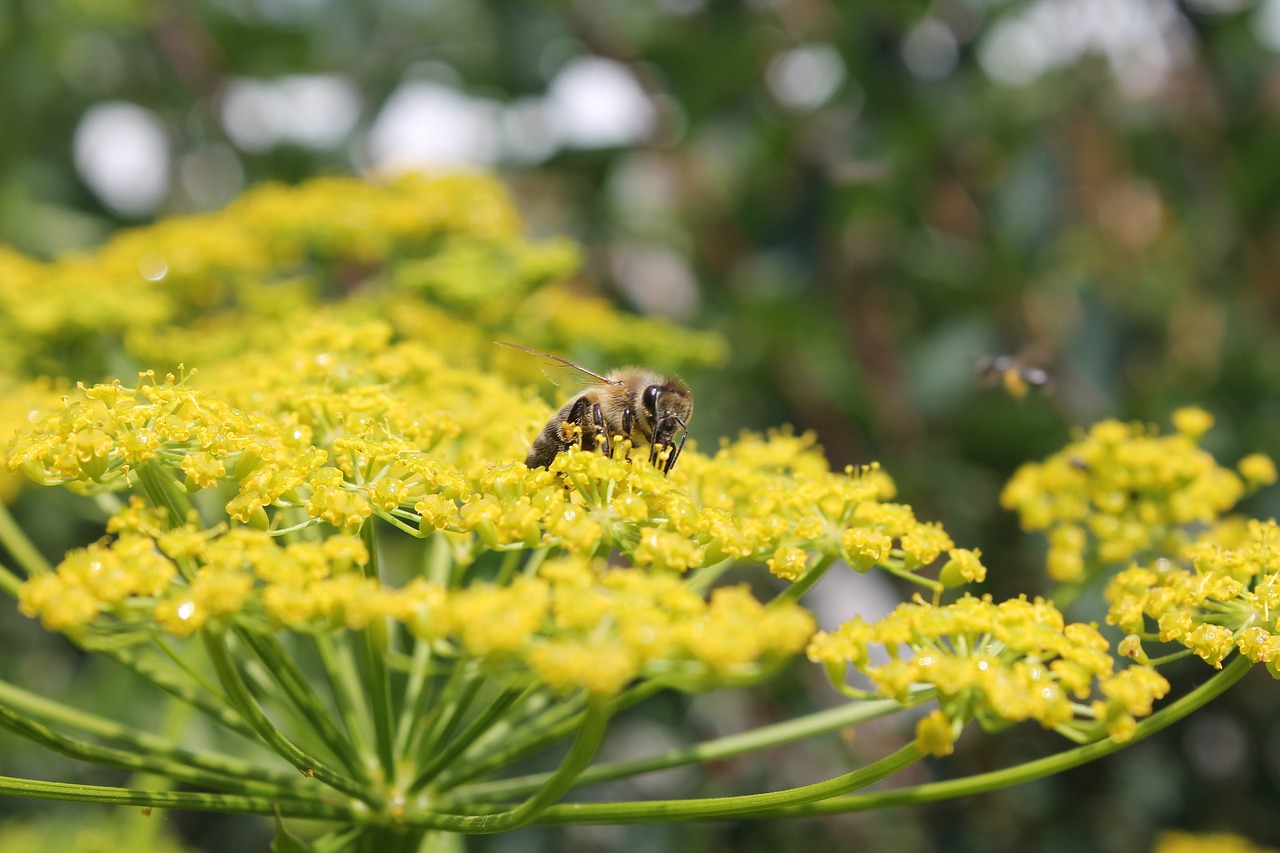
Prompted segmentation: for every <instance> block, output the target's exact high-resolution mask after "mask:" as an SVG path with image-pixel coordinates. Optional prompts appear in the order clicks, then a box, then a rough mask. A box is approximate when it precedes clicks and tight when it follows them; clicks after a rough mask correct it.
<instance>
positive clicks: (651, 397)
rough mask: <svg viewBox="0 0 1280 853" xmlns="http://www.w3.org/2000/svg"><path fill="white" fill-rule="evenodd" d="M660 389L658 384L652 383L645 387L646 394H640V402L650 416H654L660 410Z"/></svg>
mask: <svg viewBox="0 0 1280 853" xmlns="http://www.w3.org/2000/svg"><path fill="white" fill-rule="evenodd" d="M660 390H661V389H660V388H659V387H658V386H657V385H650V386H649V387H648V388H646V389H644V394H642V395H641V396H640V403H641V405H643V406H644V411H645V413H646V414H647V415H649V417H653V415H654V413H655V412H657V410H658V392H659V391H660Z"/></svg>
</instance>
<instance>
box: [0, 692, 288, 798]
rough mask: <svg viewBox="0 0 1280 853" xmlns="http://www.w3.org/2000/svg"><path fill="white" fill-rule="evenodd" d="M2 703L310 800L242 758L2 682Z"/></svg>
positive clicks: (285, 779)
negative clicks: (188, 745) (184, 744)
mask: <svg viewBox="0 0 1280 853" xmlns="http://www.w3.org/2000/svg"><path fill="white" fill-rule="evenodd" d="M0 701H2V702H4V703H6V704H7V705H9V706H10V707H11V708H14V709H16V710H18V711H20V712H22V713H24V714H26V715H28V716H31V717H35V718H37V719H39V720H42V721H44V722H51V723H57V724H60V725H63V726H67V727H70V728H73V729H77V730H79V731H82V732H87V733H88V734H91V735H94V736H96V737H99V738H101V739H103V740H105V741H107V742H109V743H112V744H115V745H117V746H121V747H123V748H125V749H127V750H131V751H132V752H133V753H135V754H138V753H151V754H152V755H155V756H158V757H160V758H165V759H168V760H170V761H178V762H183V763H186V764H189V765H191V766H192V767H198V768H201V769H204V770H208V771H210V772H212V773H220V774H222V775H224V776H231V777H238V778H243V779H253V780H256V781H260V782H268V783H270V784H271V785H274V786H275V787H276V788H288V789H292V788H297V790H296V791H294V792H293V793H295V794H297V795H298V796H306V794H307V792H306V791H304V790H303V789H302V788H301V787H299V786H298V778H297V776H294V775H292V774H286V773H281V772H279V771H276V770H272V769H268V768H266V767H261V766H259V765H256V764H253V763H251V762H248V761H245V760H243V759H241V758H238V757H235V756H230V755H223V754H220V753H217V752H212V751H209V750H203V749H202V750H200V751H195V750H189V749H182V748H180V747H176V746H174V745H173V743H172V741H170V740H169V739H166V738H163V737H160V736H158V735H154V734H152V733H150V732H143V731H138V730H136V729H133V728H131V727H129V726H126V725H124V724H122V723H119V722H116V721H115V720H109V719H107V718H105V717H99V716H97V715H96V714H90V713H88V712H86V711H81V710H79V709H76V708H71V707H69V706H67V705H64V704H62V703H61V702H56V701H54V700H52V699H46V698H45V697H43V696H38V695H36V694H34V693H30V692H28V691H26V690H23V689H22V688H20V687H16V686H14V685H12V684H9V683H7V682H3V681H0Z"/></svg>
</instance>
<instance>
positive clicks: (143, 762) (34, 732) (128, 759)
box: [0, 705, 282, 797]
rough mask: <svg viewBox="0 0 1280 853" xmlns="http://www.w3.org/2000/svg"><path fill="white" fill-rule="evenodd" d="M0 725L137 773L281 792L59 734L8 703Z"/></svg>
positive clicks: (69, 752)
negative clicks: (10, 706)
mask: <svg viewBox="0 0 1280 853" xmlns="http://www.w3.org/2000/svg"><path fill="white" fill-rule="evenodd" d="M0 727H3V728H6V729H8V730H9V731H11V732H13V733H14V734H17V735H20V736H21V737H24V738H26V739H28V740H31V741H34V742H36V743H38V744H40V745H42V746H44V747H46V748H48V749H51V750H53V751H54V752H57V753H60V754H62V755H66V756H69V757H71V758H76V759H79V760H81V761H91V762H93V763H95V764H105V765H107V766H109V767H119V768H120V769H122V770H130V771H133V772H135V773H154V774H156V775H159V776H163V777H165V778H167V779H173V780H176V781H178V782H185V783H187V784H189V785H196V786H199V787H202V788H214V789H229V790H232V791H237V792H241V793H246V794H257V795H260V796H266V797H273V796H278V795H280V794H281V793H282V792H281V790H280V788H279V787H277V786H276V785H273V784H271V783H268V782H259V781H255V780H252V779H246V778H244V777H240V776H228V775H226V774H224V773H222V772H220V771H214V770H210V769H208V768H198V767H195V766H193V765H191V764H189V763H187V762H186V761H183V760H174V759H171V758H157V757H155V756H146V755H137V754H135V753H133V752H128V751H125V750H122V749H113V748H111V747H107V746H99V745H97V744H93V743H89V742H88V741H84V740H80V739H78V738H72V737H67V736H66V735H62V734H58V733H57V732H55V731H53V730H52V729H50V728H49V727H48V726H45V725H42V724H40V723H37V722H34V721H33V720H29V719H26V718H25V717H23V716H22V715H20V714H17V713H14V711H13V710H12V709H10V708H8V707H6V706H3V705H0Z"/></svg>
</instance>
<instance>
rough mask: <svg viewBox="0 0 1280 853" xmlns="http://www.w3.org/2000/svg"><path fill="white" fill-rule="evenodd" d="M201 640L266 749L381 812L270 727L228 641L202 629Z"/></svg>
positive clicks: (362, 792) (371, 798) (364, 793)
mask: <svg viewBox="0 0 1280 853" xmlns="http://www.w3.org/2000/svg"><path fill="white" fill-rule="evenodd" d="M201 638H202V639H203V640H204V645H205V649H207V650H208V653H209V659H210V660H211V661H212V662H213V667H214V670H215V671H216V672H217V673H218V679H219V680H220V681H221V682H222V686H223V689H225V690H226V691H227V695H228V696H229V697H230V699H231V702H232V703H233V704H234V705H235V707H236V709H237V710H239V712H240V714H241V715H242V716H243V717H244V719H245V722H247V723H248V724H249V725H250V726H252V727H253V730H254V731H255V732H257V733H258V736H259V737H260V738H261V739H262V740H263V742H265V743H266V744H267V746H269V747H271V749H273V750H275V751H276V752H277V753H279V754H280V755H281V756H283V757H284V758H285V759H286V760H287V761H288V762H289V763H290V764H292V765H293V766H294V767H297V768H298V770H300V771H301V772H302V774H303V775H304V776H307V777H308V778H310V777H315V778H316V779H317V780H319V781H320V782H323V783H324V784H326V785H328V786H329V787H331V788H334V789H335V790H338V791H341V792H342V793H344V794H348V795H350V796H352V797H355V798H356V799H358V800H361V801H363V802H365V803H368V804H369V805H370V806H372V807H373V808H375V809H380V808H381V807H382V806H383V803H382V799H381V797H379V796H377V795H376V794H375V793H374V792H373V791H371V790H369V789H368V788H367V787H366V786H362V785H361V784H360V783H359V782H357V781H356V780H354V779H352V778H350V777H348V776H344V775H342V774H341V773H338V772H337V771H335V770H333V769H331V768H329V767H327V766H326V765H324V764H323V763H322V762H320V761H319V760H318V759H316V758H315V757H314V756H311V755H308V754H307V753H306V752H304V751H303V750H302V749H300V748H299V747H298V746H297V744H295V743H294V742H293V741H291V740H289V739H288V738H287V737H285V736H284V734H283V733H282V732H281V731H280V730H279V729H277V728H276V727H275V725H274V724H272V722H271V720H270V719H268V718H267V715H266V714H265V713H264V712H263V710H262V708H261V707H259V705H258V701H257V700H256V699H254V697H253V694H251V693H250V692H249V688H248V685H246V684H245V683H244V679H243V678H242V677H241V675H240V671H239V670H238V669H237V668H236V662H235V660H234V659H233V658H232V657H231V652H230V650H228V649H227V642H226V639H225V638H224V637H222V636H219V635H216V634H214V633H213V632H212V631H209V630H204V631H202V632H201Z"/></svg>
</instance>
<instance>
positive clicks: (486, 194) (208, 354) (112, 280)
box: [0, 175, 725, 435]
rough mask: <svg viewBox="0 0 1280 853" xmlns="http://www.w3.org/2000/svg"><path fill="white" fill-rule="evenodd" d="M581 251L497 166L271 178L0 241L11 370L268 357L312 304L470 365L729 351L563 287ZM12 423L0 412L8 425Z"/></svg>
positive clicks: (73, 370) (612, 360) (0, 372)
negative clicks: (46, 250) (532, 210)
mask: <svg viewBox="0 0 1280 853" xmlns="http://www.w3.org/2000/svg"><path fill="white" fill-rule="evenodd" d="M577 265H578V252H577V250H576V248H575V247H574V246H573V245H572V244H570V243H568V242H566V241H550V242H545V243H530V242H528V241H527V240H525V239H524V238H523V237H522V236H521V223H520V219H519V216H518V214H517V213H516V210H515V208H514V207H513V205H512V204H511V201H510V199H509V198H508V196H507V194H506V191H505V189H504V188H503V187H502V185H501V184H500V183H499V182H497V181H496V180H495V179H493V178H492V177H489V176H483V175H448V176H439V177H431V178H428V177H423V176H405V177H401V178H397V179H395V180H393V181H389V182H386V183H368V182H364V181H359V180H355V179H349V178H323V179H318V180H313V181H309V182H307V183H304V184H302V185H299V186H296V187H285V186H280V185H264V186H260V187H256V188H254V189H252V190H250V191H249V192H247V193H245V194H244V195H243V196H241V197H240V198H239V199H238V200H237V201H235V202H234V203H233V204H231V205H229V206H228V207H227V208H225V209H223V210H221V211H217V212H213V213H205V214H199V215H193V216H185V217H175V218H171V219H168V220H165V221H162V222H160V223H157V224H155V225H151V226H148V227H145V228H140V229H134V230H131V231H125V232H122V233H121V234H119V235H118V236H116V237H115V238H113V239H112V240H111V241H110V242H108V243H107V244H106V245H105V246H103V247H101V248H99V249H97V250H95V251H93V252H87V253H83V254H77V255H71V256H67V257H64V258H61V259H58V260H56V261H53V262H50V263H41V262H38V261H35V260H32V259H29V258H26V257H23V256H22V255H19V254H17V253H15V252H12V251H10V250H6V249H4V248H3V247H0V381H2V380H6V379H7V378H12V379H13V380H14V381H20V380H23V379H29V378H34V377H36V376H42V375H45V376H56V377H66V378H71V379H95V378H97V377H99V376H100V375H101V370H102V369H103V365H106V364H121V363H126V364H127V363H134V364H141V365H168V366H170V367H171V366H173V365H176V364H178V363H186V364H194V365H198V366H200V367H202V368H206V369H207V368H209V367H211V366H212V365H214V364H217V363H220V362H222V361H223V360H224V359H228V358H232V357H234V356H237V355H239V354H241V353H246V352H253V353H257V354H259V355H260V356H262V357H266V356H268V355H269V354H270V352H271V351H272V350H274V349H276V348H277V347H278V346H280V344H281V343H283V342H287V341H289V340H291V339H292V338H293V336H295V335H296V334H297V333H298V332H299V331H300V326H306V325H309V322H308V323H300V322H299V318H302V317H306V318H308V320H309V321H310V320H315V321H319V325H325V323H324V321H326V320H327V321H329V322H328V324H327V325H330V326H332V325H338V324H348V325H352V326H359V325H360V324H361V323H362V322H364V321H370V320H377V321H381V322H383V323H385V324H389V326H390V328H391V329H392V331H393V332H394V333H395V334H396V335H397V337H398V339H399V340H401V341H406V342H408V341H412V342H417V343H420V344H422V345H423V346H424V347H426V348H427V349H430V350H432V351H434V352H448V353H449V354H450V363H452V364H454V365H469V366H473V367H475V366H484V365H487V364H489V363H490V362H491V361H494V360H497V359H501V358H504V356H499V355H496V354H495V353H494V352H493V350H494V349H495V348H494V347H493V346H492V341H494V340H499V339H504V338H515V339H518V340H520V341H521V342H522V343H525V344H528V345H532V346H535V347H539V348H542V349H555V350H557V351H560V352H564V353H566V354H569V355H580V356H581V357H590V358H594V359H598V360H599V361H600V362H601V363H602V364H619V363H623V362H626V361H635V360H644V361H646V362H647V363H649V364H651V365H652V366H654V367H658V368H662V369H676V368H679V367H681V366H689V365H698V364H702V365H709V364H715V363H718V362H720V361H722V360H723V359H724V356H725V346H724V341H723V340H722V339H721V338H720V337H719V336H717V335H714V334H710V333H704V332H696V331H690V330H683V331H680V332H678V333H677V332H676V330H675V329H674V328H673V327H672V326H671V325H670V324H668V323H665V322H661V321H657V320H653V319H649V318H641V317H630V316H627V315H625V314H622V313H620V312H618V311H617V310H615V309H613V308H612V307H610V306H609V305H608V303H607V302H605V301H604V300H602V299H599V298H597V297H593V296H591V295H589V294H584V293H581V292H575V293H570V290H569V288H568V286H567V280H568V278H569V277H570V276H572V275H573V273H574V272H575V270H576V268H577ZM193 332H196V334H193ZM505 357H507V358H509V356H505ZM507 365H508V366H509V367H511V370H510V372H511V373H513V374H517V373H520V372H521V371H523V378H526V379H530V380H532V379H533V378H534V375H535V374H536V372H537V366H536V365H535V364H532V363H530V362H529V360H528V359H525V360H524V362H523V363H522V364H519V365H518V366H517V365H516V363H515V362H514V361H508V362H507ZM14 425H16V424H13V423H12V422H3V423H0V427H3V434H5V435H7V434H9V432H10V430H11V428H12V426H14Z"/></svg>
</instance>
